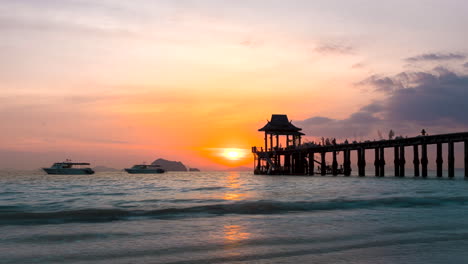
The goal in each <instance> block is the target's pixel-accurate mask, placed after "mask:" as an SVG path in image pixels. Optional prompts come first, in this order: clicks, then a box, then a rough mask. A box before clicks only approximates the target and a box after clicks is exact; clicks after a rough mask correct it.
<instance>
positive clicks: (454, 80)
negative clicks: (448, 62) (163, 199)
mask: <svg viewBox="0 0 468 264" xmlns="http://www.w3.org/2000/svg"><path fill="white" fill-rule="evenodd" d="M362 83H366V84H369V85H372V86H373V87H374V88H375V89H376V90H378V91H387V92H388V93H387V94H386V96H385V98H384V99H382V100H381V101H378V102H373V103H371V104H368V105H366V106H364V107H362V108H361V109H360V110H359V111H357V112H355V113H353V114H351V115H350V116H349V117H348V118H346V119H330V118H326V117H312V118H309V119H306V120H303V121H301V122H298V125H299V126H300V127H301V126H302V127H303V128H304V131H305V133H306V134H308V135H314V136H327V137H336V138H346V137H348V138H351V137H359V136H369V135H376V134H375V132H376V131H377V130H381V131H387V130H390V129H391V128H392V129H394V130H396V131H397V134H398V133H402V134H409V135H415V134H417V133H418V131H420V129H421V128H426V129H427V128H429V129H430V131H431V132H432V133H435V132H436V131H437V132H439V133H443V132H455V130H461V129H463V130H466V129H467V128H468V115H467V114H466V113H467V112H468V104H467V103H466V98H467V96H468V75H459V74H456V73H454V72H452V71H450V70H448V69H445V68H442V67H437V68H435V69H434V70H433V71H431V72H402V73H400V74H397V75H395V76H391V77H387V76H381V77H377V76H371V77H369V78H368V79H366V80H364V81H363V82H362ZM374 137H375V136H374Z"/></svg>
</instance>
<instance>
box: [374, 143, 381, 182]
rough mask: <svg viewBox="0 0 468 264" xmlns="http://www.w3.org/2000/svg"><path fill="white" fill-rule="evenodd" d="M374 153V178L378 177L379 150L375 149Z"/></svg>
mask: <svg viewBox="0 0 468 264" xmlns="http://www.w3.org/2000/svg"><path fill="white" fill-rule="evenodd" d="M374 152H375V158H374V167H375V176H376V177H379V176H380V159H379V156H380V153H379V152H380V149H379V148H375V149H374Z"/></svg>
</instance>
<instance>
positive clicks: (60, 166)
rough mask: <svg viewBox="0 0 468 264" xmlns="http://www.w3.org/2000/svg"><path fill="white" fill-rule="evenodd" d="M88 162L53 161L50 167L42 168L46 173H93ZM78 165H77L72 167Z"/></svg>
mask: <svg viewBox="0 0 468 264" xmlns="http://www.w3.org/2000/svg"><path fill="white" fill-rule="evenodd" d="M89 165H90V164H89V163H86V162H70V161H68V160H67V161H65V162H57V163H54V164H53V165H52V166H51V167H50V168H42V169H43V170H44V171H45V172H47V174H63V175H83V174H94V171H93V169H91V168H89V167H81V166H89ZM74 166H78V167H74Z"/></svg>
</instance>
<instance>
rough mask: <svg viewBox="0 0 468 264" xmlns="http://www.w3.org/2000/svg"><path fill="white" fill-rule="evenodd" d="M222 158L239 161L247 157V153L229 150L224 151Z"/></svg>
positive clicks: (240, 150) (239, 150)
mask: <svg viewBox="0 0 468 264" xmlns="http://www.w3.org/2000/svg"><path fill="white" fill-rule="evenodd" d="M222 156H223V157H225V158H227V159H229V160H239V159H242V158H243V157H244V156H245V151H244V150H243V149H236V148H227V149H224V151H223V153H222Z"/></svg>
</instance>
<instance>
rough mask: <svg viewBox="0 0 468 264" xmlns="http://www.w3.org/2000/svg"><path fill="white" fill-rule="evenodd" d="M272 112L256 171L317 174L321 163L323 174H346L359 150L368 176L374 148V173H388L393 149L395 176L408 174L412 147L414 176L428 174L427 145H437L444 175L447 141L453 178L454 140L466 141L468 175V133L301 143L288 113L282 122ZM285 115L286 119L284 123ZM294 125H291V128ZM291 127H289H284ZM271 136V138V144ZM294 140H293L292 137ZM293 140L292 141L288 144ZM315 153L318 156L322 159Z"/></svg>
mask: <svg viewBox="0 0 468 264" xmlns="http://www.w3.org/2000/svg"><path fill="white" fill-rule="evenodd" d="M276 116H280V115H273V116H272V121H271V122H270V121H269V122H268V124H267V125H266V126H265V127H264V128H262V129H260V130H259V131H265V146H264V147H262V148H260V149H259V148H258V147H252V153H253V154H254V162H255V170H254V173H256V174H285V175H293V174H294V175H314V174H315V173H317V172H316V171H315V164H318V169H319V170H318V173H319V174H321V175H326V174H332V175H338V174H344V175H345V176H349V175H351V152H352V151H356V153H357V167H358V175H359V176H365V171H366V170H365V167H366V157H365V156H366V150H369V149H373V150H374V164H373V165H374V167H375V176H385V165H386V161H385V149H389V148H392V149H393V156H394V157H393V164H394V176H400V177H402V176H405V164H406V163H407V161H406V158H405V148H408V147H410V148H412V152H413V161H412V163H413V166H414V176H416V177H418V176H422V177H427V170H428V163H429V160H428V153H427V146H428V145H435V146H436V150H437V151H436V167H437V176H438V177H442V171H443V169H442V166H443V162H444V159H443V156H442V146H443V144H447V146H448V148H447V159H446V161H447V166H448V176H449V177H454V174H455V153H454V143H457V142H464V150H465V151H464V168H465V177H467V176H468V132H461V133H451V134H440V135H430V136H429V135H420V136H416V137H409V138H396V139H389V140H378V141H364V142H353V143H334V142H333V143H329V144H326V145H317V144H311V143H301V136H302V135H304V134H303V133H300V132H299V130H301V129H300V128H297V127H295V126H293V125H292V124H291V122H290V121H288V120H287V117H286V116H283V115H281V118H282V120H281V122H282V123H281V122H279V121H278V120H279V119H278V118H276V119H275V117H276ZM284 118H286V121H287V122H288V124H286V122H284ZM291 126H292V127H291ZM285 127H288V129H284V128H285ZM268 135H269V136H270V138H269V139H270V140H269V143H270V144H268ZM280 135H286V137H287V138H286V147H284V148H282V147H280V145H279V136H280ZM290 135H292V136H293V139H292V140H290V139H289V136H290ZM274 136H275V137H276V145H275V144H274V143H273V137H274ZM291 141H292V144H291V145H289V143H290V142H291ZM339 152H342V153H343V155H342V156H343V157H342V164H341V166H340V167H339V166H338V160H337V153H339ZM330 153H331V154H332V163H331V165H327V164H326V156H327V154H330ZM315 154H318V155H319V157H320V158H319V160H317V159H316V156H315Z"/></svg>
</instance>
